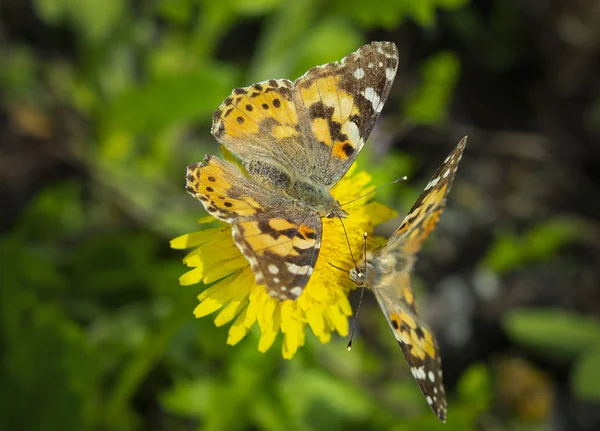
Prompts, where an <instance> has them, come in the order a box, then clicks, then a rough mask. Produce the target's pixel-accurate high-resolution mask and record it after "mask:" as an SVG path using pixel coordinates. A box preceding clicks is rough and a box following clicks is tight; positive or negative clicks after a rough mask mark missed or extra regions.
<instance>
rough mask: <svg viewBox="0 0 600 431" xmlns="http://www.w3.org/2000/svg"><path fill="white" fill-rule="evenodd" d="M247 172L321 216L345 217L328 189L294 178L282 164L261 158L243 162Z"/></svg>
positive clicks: (309, 181)
mask: <svg viewBox="0 0 600 431" xmlns="http://www.w3.org/2000/svg"><path fill="white" fill-rule="evenodd" d="M244 167H245V168H246V170H247V171H248V173H249V174H250V175H251V176H252V177H253V178H255V179H256V180H257V181H259V182H260V183H262V184H265V185H268V186H271V187H273V188H275V189H279V190H281V191H283V192H284V193H285V194H286V195H287V196H289V197H290V198H292V199H293V200H294V201H296V202H297V203H298V204H299V205H301V206H306V207H309V208H311V209H313V210H314V211H316V212H318V213H319V214H321V215H322V216H325V217H328V218H332V217H337V216H338V215H339V216H341V217H346V216H347V213H346V212H345V211H344V210H342V209H341V208H340V204H339V203H338V202H337V201H336V200H335V199H334V198H333V196H331V193H330V192H329V189H328V188H326V187H323V186H320V185H319V184H317V183H315V182H314V181H312V180H311V179H309V178H294V177H293V176H292V175H291V174H290V173H289V172H287V171H286V170H285V169H284V168H283V167H282V166H276V165H275V164H272V163H267V162H265V161H262V160H249V161H246V162H244Z"/></svg>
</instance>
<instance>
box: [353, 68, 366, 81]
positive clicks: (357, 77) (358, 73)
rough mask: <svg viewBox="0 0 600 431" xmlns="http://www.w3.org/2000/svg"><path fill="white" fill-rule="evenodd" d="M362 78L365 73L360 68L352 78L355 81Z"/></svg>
mask: <svg viewBox="0 0 600 431" xmlns="http://www.w3.org/2000/svg"><path fill="white" fill-rule="evenodd" d="M363 76H365V71H364V70H362V68H358V69H356V70H355V71H354V77H355V78H356V79H361V78H362V77H363Z"/></svg>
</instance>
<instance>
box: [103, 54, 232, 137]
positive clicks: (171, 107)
mask: <svg viewBox="0 0 600 431" xmlns="http://www.w3.org/2000/svg"><path fill="white" fill-rule="evenodd" d="M234 78H235V75H234V73H233V72H232V71H231V70H230V69H227V68H223V67H217V66H211V65H206V67H205V68H204V69H202V70H198V71H195V72H193V73H190V74H188V75H177V76H169V77H163V78H160V79H157V80H155V81H152V82H150V83H149V84H147V85H145V86H143V87H140V88H135V89H131V90H129V91H127V92H125V93H123V94H121V95H120V96H119V97H117V99H116V100H115V102H114V103H113V104H112V106H111V107H110V108H109V110H108V112H109V113H108V116H107V127H109V128H111V129H113V128H114V129H117V130H123V131H128V132H132V133H136V132H146V133H150V132H156V131H160V130H162V129H164V128H166V127H169V126H173V125H177V124H181V123H185V122H189V121H191V120H194V121H198V120H201V121H205V122H208V121H209V119H210V116H211V115H212V113H213V111H214V110H215V108H216V107H217V106H219V104H220V103H221V102H222V101H223V99H224V98H225V97H226V96H227V95H228V94H229V93H230V92H231V88H232V87H233V86H234Z"/></svg>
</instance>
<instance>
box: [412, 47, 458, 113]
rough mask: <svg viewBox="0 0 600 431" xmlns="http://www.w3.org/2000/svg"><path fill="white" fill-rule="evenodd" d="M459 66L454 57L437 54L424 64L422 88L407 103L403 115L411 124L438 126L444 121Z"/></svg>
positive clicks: (441, 53)
mask: <svg viewBox="0 0 600 431" xmlns="http://www.w3.org/2000/svg"><path fill="white" fill-rule="evenodd" d="M459 74H460V64H459V62H458V58H457V57H456V55H455V54H453V53H450V52H440V53H436V54H434V55H433V56H432V57H430V58H428V59H427V60H426V61H425V63H424V64H423V67H422V71H421V76H422V82H421V85H420V86H419V87H418V88H417V89H416V90H415V91H414V92H413V93H412V95H411V96H410V97H409V99H408V100H407V104H406V108H405V111H406V116H407V118H408V119H409V120H411V121H412V122H413V123H414V124H440V123H442V122H443V121H444V120H445V119H446V113H447V110H448V105H449V104H450V101H451V97H452V93H453V91H454V87H455V86H456V83H457V82H458V77H459Z"/></svg>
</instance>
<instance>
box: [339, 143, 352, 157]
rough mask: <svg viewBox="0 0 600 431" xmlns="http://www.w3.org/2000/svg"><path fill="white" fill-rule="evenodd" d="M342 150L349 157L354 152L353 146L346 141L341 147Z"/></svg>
mask: <svg viewBox="0 0 600 431" xmlns="http://www.w3.org/2000/svg"><path fill="white" fill-rule="evenodd" d="M342 151H343V152H344V153H345V154H346V156H348V157H350V156H351V155H352V154H354V147H353V146H352V145H350V144H348V143H345V144H344V146H343V147H342Z"/></svg>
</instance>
